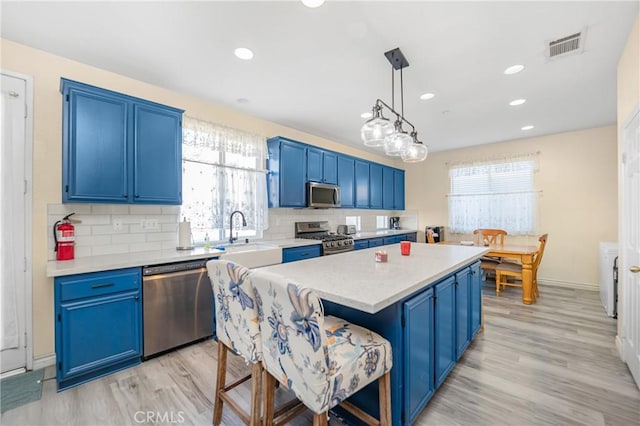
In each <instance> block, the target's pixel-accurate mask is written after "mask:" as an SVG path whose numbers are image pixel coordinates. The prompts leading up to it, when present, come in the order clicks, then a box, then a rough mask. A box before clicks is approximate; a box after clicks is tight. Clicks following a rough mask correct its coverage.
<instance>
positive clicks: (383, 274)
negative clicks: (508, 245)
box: [259, 243, 488, 313]
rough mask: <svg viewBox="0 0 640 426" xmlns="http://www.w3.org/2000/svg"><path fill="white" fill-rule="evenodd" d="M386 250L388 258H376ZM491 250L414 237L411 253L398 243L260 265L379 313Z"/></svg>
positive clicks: (329, 296) (329, 297)
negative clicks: (403, 252)
mask: <svg viewBox="0 0 640 426" xmlns="http://www.w3.org/2000/svg"><path fill="white" fill-rule="evenodd" d="M381 249H382V250H386V251H387V253H388V261H387V262H386V263H378V262H376V261H375V252H376V251H378V250H381ZM487 251H488V249H487V248H484V247H468V246H457V245H444V244H442V245H441V244H424V243H411V255H410V256H402V255H401V254H400V244H391V245H387V246H384V247H375V248H370V249H365V250H357V251H352V252H347V253H342V254H335V255H331V256H323V257H318V258H315V259H308V260H302V261H299V262H291V263H283V264H280V265H274V266H268V267H265V268H259V269H260V270H265V271H270V272H274V273H277V274H281V275H284V276H286V277H287V278H289V279H291V280H292V281H295V282H297V283H298V284H300V285H302V286H305V287H309V288H311V289H313V290H314V291H316V292H317V294H318V295H319V296H320V297H321V298H323V299H326V300H328V301H330V302H335V303H339V304H341V305H345V306H349V307H352V308H355V309H358V310H361V311H364V312H368V313H376V312H378V311H380V310H382V309H384V308H386V307H387V306H390V305H392V304H393V303H395V302H397V301H399V300H402V299H403V298H404V297H406V296H408V295H410V294H412V293H414V292H416V291H418V290H420V289H421V288H424V287H425V286H427V285H428V284H431V283H434V282H436V281H437V280H439V279H440V278H443V277H445V276H447V275H449V274H450V273H452V272H454V271H456V270H457V269H459V268H461V267H462V266H464V265H466V264H468V263H470V262H471V261H473V260H475V259H478V258H480V256H482V255H483V254H485V253H486V252H487Z"/></svg>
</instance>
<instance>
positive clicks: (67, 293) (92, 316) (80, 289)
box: [55, 268, 142, 390]
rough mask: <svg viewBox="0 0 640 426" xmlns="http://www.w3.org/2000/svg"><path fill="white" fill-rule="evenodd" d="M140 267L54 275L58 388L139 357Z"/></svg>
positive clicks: (114, 369)
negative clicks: (61, 275)
mask: <svg viewBox="0 0 640 426" xmlns="http://www.w3.org/2000/svg"><path fill="white" fill-rule="evenodd" d="M140 287H141V279H140V268H128V269H121V270H117V271H105V272H93V273H88V274H79V275H70V276H65V277H59V278H56V279H55V316H56V323H55V331H56V333H55V345H56V367H57V368H56V379H57V382H58V389H60V390H62V389H66V388H68V387H71V386H75V385H78V384H80V383H84V382H86V381H89V380H92V379H94V378H97V377H100V376H103V375H105V374H108V373H111V372H114V371H117V370H120V369H122V368H125V367H129V366H131V365H135V364H137V363H139V362H140V357H141V355H142V306H141V303H142V302H141V297H140V293H141V289H140Z"/></svg>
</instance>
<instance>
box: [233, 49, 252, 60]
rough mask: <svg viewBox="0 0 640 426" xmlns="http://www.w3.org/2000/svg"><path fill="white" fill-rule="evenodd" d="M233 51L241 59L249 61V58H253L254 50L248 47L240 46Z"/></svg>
mask: <svg viewBox="0 0 640 426" xmlns="http://www.w3.org/2000/svg"><path fill="white" fill-rule="evenodd" d="M233 53H234V54H235V55H236V56H237V57H238V58H240V59H244V60H245V61H248V60H249V59H253V52H252V51H251V49H247V48H246V47H238V48H237V49H236V50H234V51H233Z"/></svg>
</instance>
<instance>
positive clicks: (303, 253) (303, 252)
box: [282, 244, 322, 263]
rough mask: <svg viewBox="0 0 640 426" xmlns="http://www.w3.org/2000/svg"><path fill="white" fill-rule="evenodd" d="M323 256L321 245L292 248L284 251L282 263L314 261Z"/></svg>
mask: <svg viewBox="0 0 640 426" xmlns="http://www.w3.org/2000/svg"><path fill="white" fill-rule="evenodd" d="M321 254H322V248H321V247H320V244H314V245H309V246H304V247H290V248H284V249H282V263H287V262H297V261H298V260H305V259H312V258H314V257H318V256H320V255H321Z"/></svg>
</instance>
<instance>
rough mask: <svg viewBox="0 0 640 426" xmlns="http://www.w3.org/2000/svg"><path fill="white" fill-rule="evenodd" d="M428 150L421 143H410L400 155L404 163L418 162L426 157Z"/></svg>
mask: <svg viewBox="0 0 640 426" xmlns="http://www.w3.org/2000/svg"><path fill="white" fill-rule="evenodd" d="M428 152H429V150H428V149H427V147H426V146H424V145H423V144H422V143H412V144H411V145H409V147H408V148H407V149H405V150H404V151H403V152H402V154H400V157H401V158H402V161H404V162H405V163H418V162H420V161H424V160H425V159H426V158H427V154H428Z"/></svg>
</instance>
